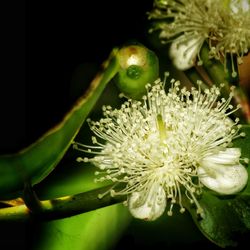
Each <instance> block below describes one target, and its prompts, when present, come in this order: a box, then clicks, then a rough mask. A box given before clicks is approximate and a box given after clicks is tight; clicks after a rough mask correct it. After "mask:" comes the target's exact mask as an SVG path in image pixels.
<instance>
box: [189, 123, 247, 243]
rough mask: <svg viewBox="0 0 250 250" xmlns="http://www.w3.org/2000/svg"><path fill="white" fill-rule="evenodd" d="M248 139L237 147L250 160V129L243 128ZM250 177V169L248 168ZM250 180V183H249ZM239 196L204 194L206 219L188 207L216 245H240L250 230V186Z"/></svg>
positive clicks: (243, 140)
mask: <svg viewBox="0 0 250 250" xmlns="http://www.w3.org/2000/svg"><path fill="white" fill-rule="evenodd" d="M242 131H243V132H245V133H246V137H244V138H238V139H237V140H235V142H234V147H240V148H241V150H242V157H243V158H244V157H247V158H249V159H250V126H243V128H242ZM247 170H248V173H249V175H250V167H249V166H248V168H247ZM249 181H250V180H249ZM249 181H248V185H247V187H246V188H245V189H244V190H243V191H242V192H241V193H239V194H238V195H235V196H230V197H226V196H216V195H215V194H213V193H210V192H209V191H204V192H203V194H202V197H201V199H200V200H199V203H200V205H201V206H202V208H203V210H204V217H203V218H200V217H198V216H197V214H196V209H195V208H193V207H188V210H189V211H190V213H191V215H192V217H193V219H194V221H195V223H196V224H197V226H198V228H199V229H200V230H201V232H202V233H203V234H204V235H205V236H206V237H207V238H208V239H210V240H211V241H212V242H214V243H215V244H217V245H219V246H221V247H226V246H235V245H237V244H238V243H240V242H239V241H240V239H241V237H242V235H244V234H245V233H249V230H250V185H249Z"/></svg>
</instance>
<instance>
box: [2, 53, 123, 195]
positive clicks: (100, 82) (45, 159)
mask: <svg viewBox="0 0 250 250" xmlns="http://www.w3.org/2000/svg"><path fill="white" fill-rule="evenodd" d="M116 54H117V49H114V50H113V52H112V53H111V55H110V58H109V60H107V62H105V63H104V65H103V71H102V72H101V73H100V74H98V75H97V76H96V77H95V78H94V80H93V81H92V82H91V84H90V87H89V89H88V90H87V91H86V93H84V94H83V95H82V97H80V98H79V100H78V101H77V102H76V104H75V105H74V106H73V108H72V109H71V110H70V111H69V112H68V113H67V114H66V115H65V117H64V118H63V120H62V122H61V123H59V124H58V125H56V126H55V127H54V128H52V129H51V130H49V131H48V132H47V133H45V134H44V135H43V136H42V137H41V138H40V139H39V140H38V141H36V142H35V143H34V144H32V145H30V146H29V147H28V148H26V149H24V150H22V151H21V152H19V153H17V154H14V155H5V156H0V197H1V198H3V197H8V196H9V194H11V193H14V192H17V191H19V190H21V189H22V188H23V185H24V184H23V183H24V182H25V181H30V182H31V183H32V184H36V183H38V182H40V181H41V180H43V179H44V178H45V177H46V176H47V175H48V174H49V173H50V172H51V171H52V170H53V169H54V168H55V166H56V165H57V164H58V162H59V161H60V160H61V159H62V157H63V156H64V154H65V152H66V150H67V149H68V148H69V146H70V144H71V142H72V140H73V138H74V136H75V135H76V134H77V132H78V130H79V129H80V127H81V125H82V124H83V122H84V120H85V119H86V117H87V115H88V114H89V112H90V111H91V109H92V108H93V106H94V105H95V103H96V101H97V100H98V98H99V96H100V95H101V93H102V91H103V89H104V88H105V86H106V85H107V83H108V82H109V81H110V80H111V79H112V78H113V77H114V75H115V74H116V73H117V70H118V69H119V65H118V63H117V59H116ZM8 198H9V197H8Z"/></svg>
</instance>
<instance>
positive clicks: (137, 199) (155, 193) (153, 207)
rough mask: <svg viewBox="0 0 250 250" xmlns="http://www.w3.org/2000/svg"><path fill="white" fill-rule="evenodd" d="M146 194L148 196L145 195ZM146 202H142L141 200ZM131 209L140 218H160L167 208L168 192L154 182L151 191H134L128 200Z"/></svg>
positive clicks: (151, 219)
mask: <svg viewBox="0 0 250 250" xmlns="http://www.w3.org/2000/svg"><path fill="white" fill-rule="evenodd" d="M145 195H146V197H145ZM144 199H145V202H144V203H143V204H141V200H144ZM128 206H129V211H130V212H131V214H132V215H133V216H134V217H135V218H138V219H143V220H149V221H153V220H156V219H157V218H159V217H160V216H161V215H162V214H163V213H164V211H165V208H166V193H165V191H164V189H163V188H162V186H160V185H158V184H153V185H152V187H151V188H150V190H149V192H148V193H147V194H145V192H134V193H132V194H131V196H130V197H129V200H128Z"/></svg>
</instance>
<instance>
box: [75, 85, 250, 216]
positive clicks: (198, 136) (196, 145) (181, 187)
mask: <svg viewBox="0 0 250 250" xmlns="http://www.w3.org/2000/svg"><path fill="white" fill-rule="evenodd" d="M164 82H165V81H164ZM171 83H172V87H171V88H170V89H169V91H168V93H166V92H165V90H164V88H165V83H162V82H161V81H160V80H158V81H156V82H155V84H154V85H153V86H151V85H148V86H147V91H148V93H147V96H144V97H143V101H134V100H128V101H126V102H125V103H124V104H123V105H122V106H121V108H120V109H112V108H111V107H110V106H107V107H104V108H103V113H104V118H102V119H101V120H100V121H97V122H94V121H89V123H90V127H91V130H92V131H93V132H94V133H95V135H96V136H97V137H93V138H92V141H93V144H94V145H93V146H91V147H89V148H88V149H86V146H85V145H83V144H79V143H77V144H75V147H76V148H78V149H79V150H82V151H84V152H88V153H94V154H96V155H95V156H94V157H93V158H84V159H80V160H83V161H85V162H86V161H89V162H92V163H93V164H94V165H96V166H97V167H98V168H99V170H100V171H98V172H96V175H97V176H99V177H98V178H97V181H105V180H111V181H112V182H114V183H116V184H119V183H120V184H122V185H123V186H122V187H120V189H117V188H116V190H114V188H112V189H111V190H110V193H111V195H113V196H115V195H126V196H127V197H128V200H127V204H128V208H129V210H130V212H131V214H132V215H133V216H134V217H136V218H140V219H145V220H155V219H157V218H158V217H159V216H161V215H162V214H163V212H164V211H165V209H166V207H167V209H168V215H172V209H173V205H174V204H176V203H178V204H179V206H180V212H184V211H185V208H184V205H183V204H184V202H187V201H189V202H191V203H194V204H195V206H196V208H197V212H198V213H200V214H201V215H202V208H201V206H200V205H199V201H198V198H199V195H201V193H202V189H203V185H204V186H206V187H207V188H209V189H211V190H213V191H216V192H217V193H219V194H234V193H237V192H239V191H241V190H242V189H243V188H244V186H245V185H246V183H247V179H248V174H247V171H246V169H245V167H244V166H243V165H241V163H240V161H241V158H240V155H241V153H240V149H239V148H234V147H231V146H232V145H231V143H232V140H233V139H235V138H237V137H239V136H243V134H242V133H239V129H240V125H238V122H239V120H238V119H236V121H232V120H231V119H230V118H229V116H230V114H231V113H233V112H234V111H235V110H237V109H238V107H237V108H235V109H234V108H233V106H232V105H230V100H231V98H232V96H233V94H232V93H231V94H230V96H229V98H228V99H227V100H225V99H223V98H222V99H220V100H218V97H219V95H220V89H219V88H217V87H215V86H214V87H212V88H210V89H206V90H205V93H201V90H200V89H195V88H192V89H191V91H188V90H187V89H186V88H182V89H180V87H179V82H178V81H174V80H171ZM98 138H99V139H98ZM118 187H119V186H118Z"/></svg>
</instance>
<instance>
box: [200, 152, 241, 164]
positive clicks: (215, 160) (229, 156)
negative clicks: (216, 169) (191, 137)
mask: <svg viewBox="0 0 250 250" xmlns="http://www.w3.org/2000/svg"><path fill="white" fill-rule="evenodd" d="M240 155H241V150H240V148H227V149H226V150H224V151H220V152H219V153H217V154H212V155H209V156H206V157H204V158H203V159H202V163H201V164H205V165H207V166H208V167H209V165H211V164H212V165H213V166H214V165H215V164H226V165H235V164H237V163H238V162H239V159H240Z"/></svg>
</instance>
